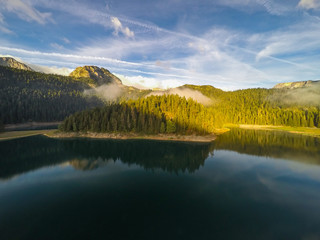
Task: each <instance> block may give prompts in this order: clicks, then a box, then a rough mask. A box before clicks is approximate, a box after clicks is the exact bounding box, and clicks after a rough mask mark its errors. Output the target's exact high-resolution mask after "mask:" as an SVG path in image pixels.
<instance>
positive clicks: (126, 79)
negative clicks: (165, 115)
mask: <svg viewBox="0 0 320 240" xmlns="http://www.w3.org/2000/svg"><path fill="white" fill-rule="evenodd" d="M115 75H116V76H117V77H118V78H119V79H120V80H121V81H122V83H123V84H124V85H127V86H132V87H136V88H139V89H154V88H160V89H168V88H175V87H179V86H182V85H183V83H182V82H180V81H178V80H159V79H156V78H151V77H143V76H141V75H138V76H131V77H130V76H124V75H121V74H115Z"/></svg>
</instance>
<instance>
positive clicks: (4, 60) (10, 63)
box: [0, 57, 33, 71]
mask: <svg viewBox="0 0 320 240" xmlns="http://www.w3.org/2000/svg"><path fill="white" fill-rule="evenodd" d="M0 66H5V67H12V68H17V69H21V70H28V71H33V69H31V68H30V67H29V66H27V65H26V64H24V63H21V62H18V61H17V60H15V59H14V58H12V57H0Z"/></svg>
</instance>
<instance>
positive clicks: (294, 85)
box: [273, 80, 320, 89]
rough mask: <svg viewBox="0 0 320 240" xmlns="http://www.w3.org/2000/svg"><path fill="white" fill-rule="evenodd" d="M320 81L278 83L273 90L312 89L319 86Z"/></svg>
mask: <svg viewBox="0 0 320 240" xmlns="http://www.w3.org/2000/svg"><path fill="white" fill-rule="evenodd" d="M319 83H320V80H317V81H312V80H309V81H299V82H286V83H278V84H277V85H275V86H274V87H273V88H287V89H293V88H301V87H312V86H314V85H315V84H319Z"/></svg>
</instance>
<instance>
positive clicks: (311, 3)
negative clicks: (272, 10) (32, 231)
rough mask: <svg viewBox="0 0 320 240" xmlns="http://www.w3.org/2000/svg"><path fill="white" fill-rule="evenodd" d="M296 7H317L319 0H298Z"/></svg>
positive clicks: (318, 6) (319, 5) (319, 4)
mask: <svg viewBox="0 0 320 240" xmlns="http://www.w3.org/2000/svg"><path fill="white" fill-rule="evenodd" d="M298 7H301V8H305V9H317V8H320V1H319V0H300V2H299V4H298Z"/></svg>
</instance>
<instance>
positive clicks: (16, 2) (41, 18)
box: [0, 0, 51, 24]
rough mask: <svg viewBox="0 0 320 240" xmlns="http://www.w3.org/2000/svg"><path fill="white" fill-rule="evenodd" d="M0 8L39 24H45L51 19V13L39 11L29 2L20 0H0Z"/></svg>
mask: <svg viewBox="0 0 320 240" xmlns="http://www.w3.org/2000/svg"><path fill="white" fill-rule="evenodd" d="M0 3H1V5H2V6H1V7H0V8H1V9H2V10H7V11H8V12H11V13H14V14H16V15H18V16H19V17H20V18H21V19H23V20H26V21H35V22H37V23H39V24H45V23H46V22H48V21H51V13H47V12H40V11H38V10H37V9H36V8H34V7H33V6H32V5H31V4H30V3H29V2H26V1H21V0H0Z"/></svg>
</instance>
